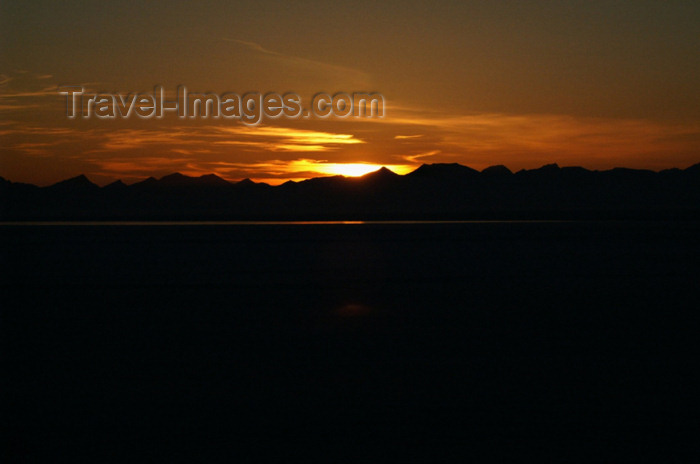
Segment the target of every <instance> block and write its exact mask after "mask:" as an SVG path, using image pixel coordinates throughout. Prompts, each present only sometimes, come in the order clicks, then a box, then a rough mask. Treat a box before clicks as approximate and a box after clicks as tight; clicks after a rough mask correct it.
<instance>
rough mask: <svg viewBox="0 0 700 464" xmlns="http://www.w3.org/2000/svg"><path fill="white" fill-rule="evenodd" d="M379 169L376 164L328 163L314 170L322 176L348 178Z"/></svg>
mask: <svg viewBox="0 0 700 464" xmlns="http://www.w3.org/2000/svg"><path fill="white" fill-rule="evenodd" d="M379 168H381V166H380V165H377V164H365V163H329V164H325V165H320V166H317V167H316V169H317V170H319V171H321V172H323V173H324V174H333V175H338V174H339V175H341V176H348V177H355V176H364V175H365V174H368V173H370V172H374V171H376V170H378V169H379Z"/></svg>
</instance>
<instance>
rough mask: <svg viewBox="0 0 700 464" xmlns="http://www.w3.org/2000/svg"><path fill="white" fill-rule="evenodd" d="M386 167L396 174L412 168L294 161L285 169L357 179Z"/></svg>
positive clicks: (394, 165)
mask: <svg viewBox="0 0 700 464" xmlns="http://www.w3.org/2000/svg"><path fill="white" fill-rule="evenodd" d="M382 166H386V167H387V168H388V169H391V170H392V171H394V172H395V173H397V174H406V173H408V172H411V171H412V170H413V169H414V167H413V166H409V165H403V164H377V163H326V162H322V161H315V160H296V161H292V162H290V163H289V165H288V167H287V169H288V170H289V171H291V172H295V171H296V172H300V171H307V172H317V173H320V174H326V175H331V176H337V175H340V176H346V177H358V176H364V175H365V174H369V173H370V172H374V171H377V170H379V169H380V168H381V167H382Z"/></svg>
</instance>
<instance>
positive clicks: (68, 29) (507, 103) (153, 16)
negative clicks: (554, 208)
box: [0, 0, 700, 185]
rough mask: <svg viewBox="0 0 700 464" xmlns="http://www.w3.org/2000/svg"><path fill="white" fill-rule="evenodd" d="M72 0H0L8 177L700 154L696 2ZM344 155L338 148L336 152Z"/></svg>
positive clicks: (346, 169)
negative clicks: (68, 95)
mask: <svg viewBox="0 0 700 464" xmlns="http://www.w3.org/2000/svg"><path fill="white" fill-rule="evenodd" d="M143 3H145V4H140V3H132V2H110V3H107V2H97V1H95V2H92V1H86V2H79V3H75V4H70V5H64V4H54V3H51V2H43V1H35V2H21V1H6V2H3V3H2V5H1V6H0V29H1V31H0V44H1V45H2V46H1V47H0V176H3V177H5V178H7V179H10V180H13V181H22V182H32V183H37V184H41V185H45V184H49V183H52V182H56V181H58V180H61V179H64V178H67V177H72V176H75V175H78V174H81V173H84V174H86V175H88V177H90V178H91V179H92V180H94V181H96V182H97V183H100V184H104V183H107V182H109V181H111V180H114V179H117V178H121V179H124V180H125V181H127V182H130V181H135V180H137V179H141V178H144V177H147V176H151V175H153V176H161V175H165V174H168V173H171V172H174V171H179V172H183V173H186V174H206V173H211V172H214V173H216V174H218V175H220V176H222V177H224V178H226V179H229V180H236V179H242V178H245V177H250V178H253V179H256V180H259V181H265V182H270V183H280V182H283V181H284V180H287V179H301V178H306V177H311V176H317V175H328V174H332V173H345V174H353V173H362V172H364V171H366V170H367V169H371V168H372V166H373V165H374V166H379V165H387V166H389V167H391V168H392V169H393V170H395V171H397V172H407V171H410V170H412V169H415V168H416V167H417V166H419V165H420V164H421V163H435V162H459V163H462V164H465V165H468V166H471V167H474V168H484V167H487V166H490V165H494V164H505V165H507V166H508V167H510V168H511V169H513V170H517V169H521V168H535V167H538V166H541V165H543V164H547V163H552V162H556V163H559V164H560V165H581V166H584V167H587V168H591V169H606V168H611V167H615V166H627V167H634V168H650V169H663V168H668V167H674V166H675V167H686V166H689V165H691V164H694V163H697V162H699V161H700V90H699V89H698V86H697V82H700V61H699V60H697V59H696V58H697V56H700V36H699V35H698V34H697V24H699V23H700V4H698V3H697V2H681V1H675V2H673V1H672V2H664V3H661V2H654V1H646V0H644V1H639V2H634V4H626V3H631V2H624V3H623V2H612V1H595V0H589V1H586V2H583V1H581V2H579V1H556V2H555V1H544V0H534V1H532V2H514V1H503V2H483V1H482V2H475V1H465V2H447V1H445V2H435V1H433V2H421V1H405V2H389V1H387V2H382V3H381V4H380V5H377V4H376V3H374V2H353V3H352V4H350V3H347V4H345V3H338V2H336V3H333V4H331V3H330V2H315V1H309V2H304V3H296V2H295V3H294V4H292V3H291V2H272V1H256V2H247V1H243V2H226V1H209V2H206V1H205V2H196V3H194V2H173V3H172V4H171V5H170V6H169V7H168V8H162V7H159V6H158V5H157V4H155V2H143ZM180 84H184V85H186V86H187V87H188V88H189V89H190V90H191V91H199V92H214V93H217V94H221V93H225V92H236V93H239V94H242V93H245V92H248V91H257V92H261V93H265V92H268V91H276V92H280V93H284V92H288V91H294V92H296V93H298V94H299V95H301V96H302V98H303V99H309V98H310V97H311V95H313V94H314V93H316V92H321V91H325V92H329V93H335V92H338V91H346V92H355V91H357V92H360V91H376V92H381V93H382V94H383V95H384V96H385V98H386V101H387V106H386V115H385V117H384V118H382V119H377V120H357V119H339V118H330V119H301V120H285V119H277V120H265V121H264V122H263V124H261V125H259V126H257V127H249V126H245V125H243V124H241V123H239V122H236V121H231V120H211V119H209V120H202V119H198V120H180V119H178V118H177V117H174V116H173V117H165V118H164V119H162V120H156V119H150V120H143V119H138V118H130V119H128V120H97V119H90V120H81V119H74V120H70V119H67V118H66V117H65V108H64V105H65V99H64V97H63V96H61V95H59V94H58V86H61V85H82V86H84V87H85V88H86V90H87V91H94V92H97V91H104V92H120V93H124V94H126V93H129V92H149V91H151V90H152V89H153V86H155V85H163V86H164V87H165V88H166V89H168V91H174V89H175V88H176V86H177V85H180ZM348 163H349V164H351V166H343V165H344V164H348Z"/></svg>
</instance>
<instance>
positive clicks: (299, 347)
mask: <svg viewBox="0 0 700 464" xmlns="http://www.w3.org/2000/svg"><path fill="white" fill-rule="evenodd" d="M0 234H1V235H0V243H1V245H2V265H3V274H2V276H3V279H2V310H0V315H1V319H0V324H1V331H2V332H1V338H2V360H3V368H2V371H3V375H2V378H3V379H2V400H1V401H2V407H3V409H2V427H3V430H2V432H3V436H4V443H3V452H4V456H5V459H3V462H58V461H59V460H61V461H64V460H66V459H67V460H69V461H72V462H92V463H117V462H119V463H131V462H172V461H180V460H182V461H186V462H202V463H204V462H212V461H214V460H217V459H218V458H223V459H222V460H224V461H226V462H263V461H269V460H273V461H275V462H280V463H284V462H332V463H343V462H353V463H355V462H357V463H370V462H426V463H428V462H431V463H432V462H450V461H453V462H464V459H465V458H469V457H471V458H476V459H477V460H479V461H484V460H486V461H489V460H497V459H501V458H505V459H507V460H509V461H523V460H525V458H526V457H527V456H531V455H533V454H534V455H537V456H538V457H540V458H544V459H548V458H549V459H551V460H552V462H569V461H571V460H582V461H587V462H622V461H636V462H639V460H644V459H650V458H654V459H656V458H659V459H660V460H661V461H663V462H674V461H679V460H682V459H683V458H686V457H688V456H689V455H690V454H692V453H697V452H698V445H697V443H698V442H697V431H698V426H699V424H700V421H699V419H698V418H699V409H698V408H697V407H696V405H695V402H696V401H697V395H698V392H699V391H700V389H699V384H698V382H697V380H696V379H695V377H696V376H697V372H696V371H697V369H698V358H697V356H696V353H697V351H698V349H697V348H698V334H699V332H698V330H697V329H698V326H699V324H698V321H699V316H698V308H699V307H700V305H699V304H698V301H699V298H698V297H699V296H700V288H699V287H700V224H698V223H681V222H650V223H643V222H623V223H616V222H571V223H566V222H552V223H547V222H531V223H528V222H516V223H507V222H501V223H499V222H495V223H461V224H460V223H452V224H435V223H433V224H426V223H419V224H290V225H281V224H209V225H192V224H190V225H187V224H170V225H143V224H142V225H133V224H132V225H115V224H112V225H94V224H93V225H89V224H88V225H60V226H59V225H52V226H47V225H44V226H38V225H33V226H29V225H23V226H22V225H5V226H0ZM661 461H659V462H661Z"/></svg>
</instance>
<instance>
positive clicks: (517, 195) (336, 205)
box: [0, 163, 700, 221]
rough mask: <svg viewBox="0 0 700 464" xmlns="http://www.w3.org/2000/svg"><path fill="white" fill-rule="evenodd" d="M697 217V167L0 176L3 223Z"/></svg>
mask: <svg viewBox="0 0 700 464" xmlns="http://www.w3.org/2000/svg"><path fill="white" fill-rule="evenodd" d="M583 218H588V219H626V218H633V219H634V218H638V219H651V218H677V219H691V218H692V219H697V218H700V164H696V165H693V166H691V167H689V168H687V169H677V168H674V169H666V170H663V171H660V172H654V171H649V170H642V169H627V168H615V169H610V170H607V171H591V170H588V169H585V168H582V167H560V166H558V165H557V164H548V165H545V166H542V167H540V168H537V169H529V170H520V171H518V172H516V173H513V172H512V171H511V170H510V169H508V168H507V167H505V166H500V165H499V166H491V167H488V168H486V169H484V170H483V171H481V172H479V171H477V170H475V169H472V168H470V167H467V166H463V165H460V164H456V163H452V164H446V163H441V164H423V165H422V166H420V167H419V168H417V169H416V170H415V171H413V172H411V173H409V174H406V175H399V174H396V173H395V172H392V171H391V170H390V169H387V168H386V167H382V168H381V169H379V170H377V171H374V172H371V173H369V174H365V175H364V176H360V177H344V176H329V177H316V178H311V179H307V180H304V181H300V182H292V181H289V182H285V183H284V184H282V185H279V186H275V187H273V186H270V185H268V184H265V183H257V182H254V181H252V180H250V179H244V180H241V181H239V182H229V181H227V180H225V179H222V178H221V177H219V176H217V175H215V174H207V175H203V176H199V177H192V176H188V175H184V174H181V173H172V174H169V175H166V176H164V177H161V178H160V179H156V178H154V177H149V178H147V179H145V180H143V181H140V182H136V183H134V184H131V185H126V184H124V183H123V182H121V181H116V182H113V183H111V184H109V185H106V186H105V187H102V188H100V187H99V186H97V185H96V184H94V183H93V182H91V181H90V180H89V179H88V178H87V177H86V176H85V175H80V176H77V177H73V178H71V179H67V180H64V181H61V182H58V183H56V184H53V185H51V186H48V187H36V186H33V185H30V184H22V183H14V182H10V181H9V180H7V179H4V178H0V219H2V220H5V221H7V220H66V219H72V220H99V219H113V220H119V219H134V220H161V219H162V220H167V219H181V220H200V219H217V220H248V219H255V220H314V219H319V220H321V219H322V220H333V219H337V220H350V219H352V220H394V219H450V220H452V219H583Z"/></svg>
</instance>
